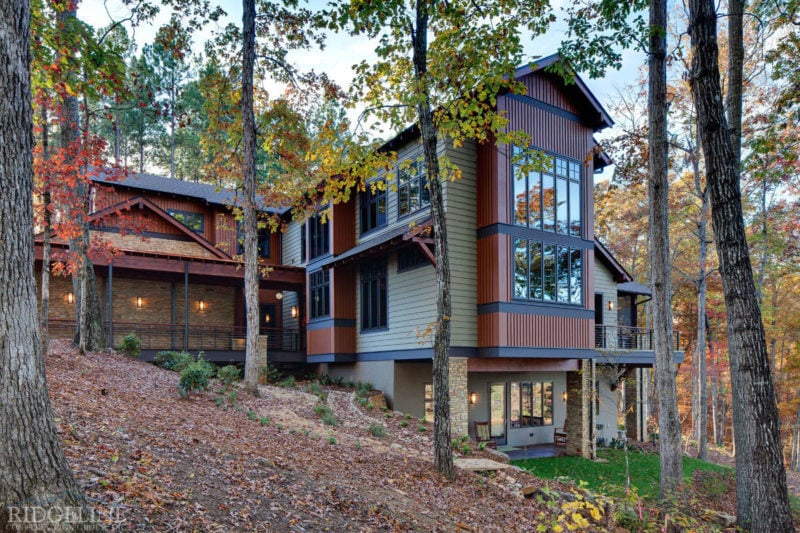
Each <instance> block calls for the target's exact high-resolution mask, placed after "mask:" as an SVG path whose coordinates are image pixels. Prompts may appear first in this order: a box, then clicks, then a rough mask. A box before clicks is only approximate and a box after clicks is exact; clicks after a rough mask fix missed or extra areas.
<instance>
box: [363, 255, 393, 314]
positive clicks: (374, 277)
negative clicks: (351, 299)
mask: <svg viewBox="0 0 800 533" xmlns="http://www.w3.org/2000/svg"><path fill="white" fill-rule="evenodd" d="M386 292H387V291H386V261H374V262H370V263H366V264H364V265H362V266H361V329H362V330H369V329H378V328H385V327H386V324H387V321H386V311H387V309H386V307H387V306H386V300H387V294H386Z"/></svg>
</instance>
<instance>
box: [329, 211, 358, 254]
mask: <svg viewBox="0 0 800 533" xmlns="http://www.w3.org/2000/svg"><path fill="white" fill-rule="evenodd" d="M332 222H333V246H332V247H333V253H334V255H335V254H340V253H342V252H346V251H347V250H349V249H350V248H352V247H353V246H355V245H356V202H355V200H354V199H353V198H351V199H350V200H349V201H347V202H345V203H341V204H335V205H334V206H333V217H332Z"/></svg>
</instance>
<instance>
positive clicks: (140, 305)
mask: <svg viewBox="0 0 800 533" xmlns="http://www.w3.org/2000/svg"><path fill="white" fill-rule="evenodd" d="M136 307H137V308H138V309H141V308H142V297H141V296H137V297H136Z"/></svg>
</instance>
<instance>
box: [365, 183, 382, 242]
mask: <svg viewBox="0 0 800 533" xmlns="http://www.w3.org/2000/svg"><path fill="white" fill-rule="evenodd" d="M360 199H361V233H362V234H363V233H367V232H368V231H372V230H374V229H376V228H380V227H381V226H385V225H386V182H385V181H383V180H376V181H372V182H370V183H368V184H367V190H366V191H364V192H362V193H361V194H360Z"/></svg>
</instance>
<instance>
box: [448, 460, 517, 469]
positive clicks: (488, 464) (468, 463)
mask: <svg viewBox="0 0 800 533" xmlns="http://www.w3.org/2000/svg"><path fill="white" fill-rule="evenodd" d="M453 464H454V465H455V466H456V468H460V469H462V470H472V471H478V472H485V471H492V470H502V469H504V468H508V467H509V465H507V464H504V463H498V462H497V461H491V460H489V459H455V460H453Z"/></svg>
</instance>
